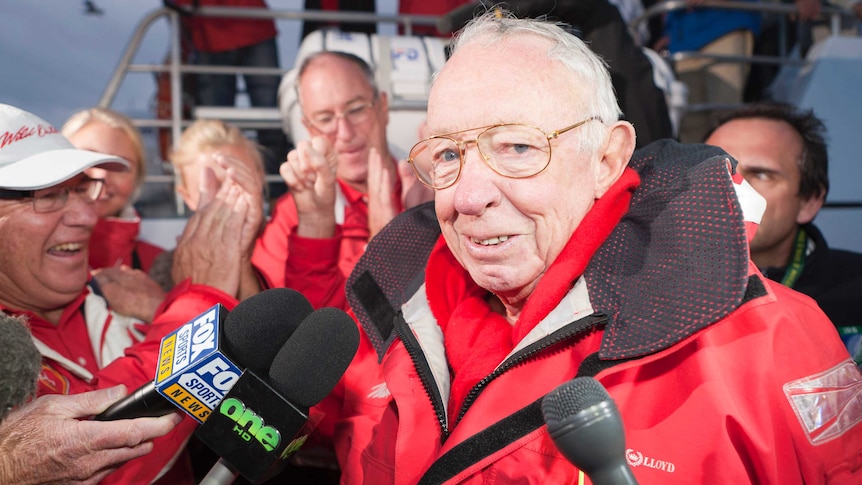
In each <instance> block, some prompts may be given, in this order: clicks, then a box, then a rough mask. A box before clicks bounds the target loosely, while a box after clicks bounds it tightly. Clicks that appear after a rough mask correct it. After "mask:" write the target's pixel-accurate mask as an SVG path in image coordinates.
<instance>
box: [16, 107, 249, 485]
mask: <svg viewBox="0 0 862 485" xmlns="http://www.w3.org/2000/svg"><path fill="white" fill-rule="evenodd" d="M0 139H2V140H3V143H0V247H2V248H3V251H0V311H2V312H3V313H6V314H8V315H12V316H16V317H23V318H26V319H27V320H28V322H29V325H30V332H31V334H32V338H33V341H34V343H35V344H36V347H37V348H38V349H39V352H40V354H41V355H42V369H41V374H40V377H39V384H38V395H40V396H42V395H47V394H66V395H72V394H80V393H84V392H87V391H92V390H97V389H107V388H113V387H115V386H118V385H125V386H126V387H127V389H128V388H130V389H137V388H138V387H140V386H141V385H143V384H144V383H147V382H152V379H153V374H154V371H155V369H156V368H157V364H158V361H159V357H160V356H159V344H160V342H161V339H162V337H164V336H165V335H167V334H168V333H170V332H172V331H174V330H175V329H176V328H177V327H178V326H179V325H183V324H185V323H186V322H188V321H189V320H191V319H192V318H193V317H196V316H198V315H199V314H201V313H202V312H203V311H204V310H206V309H208V308H211V307H212V306H213V305H216V304H219V303H220V304H223V305H225V307H227V308H228V309H231V308H233V307H234V306H235V305H236V303H237V300H236V298H235V297H233V296H232V295H235V294H237V289H238V287H239V277H240V267H239V264H238V258H233V259H232V258H228V257H219V258H218V259H213V258H212V255H211V254H208V253H206V252H204V251H202V250H198V248H197V247H195V246H194V245H179V246H178V247H177V249H176V256H175V259H177V260H181V261H183V262H184V266H183V267H184V268H185V269H186V278H185V279H184V281H182V282H181V283H180V284H178V285H177V287H176V288H174V290H173V291H171V292H170V293H168V295H167V296H166V298H165V301H164V302H163V303H162V305H161V307H160V308H159V311H158V312H157V314H156V315H155V317H154V318H153V320H152V321H151V322H150V323H149V324H147V325H142V324H140V321H139V320H136V319H133V318H130V317H128V316H126V315H122V314H120V313H117V312H116V311H114V310H113V309H112V308H111V307H110V306H109V305H108V303H107V301H106V300H105V298H103V297H102V296H100V295H99V294H97V293H96V292H94V291H93V290H92V287H91V286H90V285H89V284H88V282H89V280H90V271H89V267H88V263H87V261H88V252H89V240H90V238H91V236H92V232H93V228H94V227H95V225H96V223H97V222H98V220H99V218H98V215H97V211H96V205H95V203H96V201H97V200H99V198H100V196H101V194H102V188H103V185H102V184H103V182H102V181H101V180H99V179H94V178H91V177H90V176H89V175H87V174H86V171H87V170H88V169H90V168H93V167H99V168H104V169H108V170H125V169H127V168H128V162H126V161H125V160H123V159H121V158H119V157H116V156H113V155H106V154H101V153H96V152H91V151H86V150H80V149H76V148H74V146H73V145H72V144H71V143H70V142H69V141H68V140H67V139H66V138H65V137H63V136H62V135H61V134H60V133H59V132H58V131H57V130H56V129H55V128H54V127H53V126H51V125H50V124H48V123H47V122H45V121H44V120H42V119H41V118H39V117H37V116H35V115H33V114H32V113H28V112H26V111H23V110H21V109H19V108H16V107H13V106H9V105H0ZM211 199H212V200H210V201H207V203H206V205H203V206H202V208H201V209H200V210H199V212H198V213H196V214H195V216H198V214H200V216H198V217H194V216H193V217H192V218H191V219H190V222H189V226H191V228H190V229H189V228H187V231H186V232H187V233H189V234H192V235H194V234H197V233H203V232H206V233H208V235H209V237H211V238H216V239H218V240H219V243H220V245H221V248H222V251H224V252H225V253H226V254H236V253H238V252H239V251H238V247H239V243H240V241H241V240H242V238H243V237H244V236H245V237H250V236H248V234H253V233H255V231H256V230H257V229H258V228H257V227H255V228H254V229H252V228H250V227H248V226H247V221H248V218H247V217H246V215H247V212H248V211H249V203H250V200H249V198H247V197H245V196H244V195H243V193H242V192H241V190H240V188H239V187H238V184H237V182H236V181H235V180H234V179H233V178H228V181H227V182H226V183H225V184H223V186H222V188H221V189H220V190H219V191H218V193H216V194H214V195H213V196H211ZM201 238H202V237H201ZM117 394H118V393H117V392H113V393H111V394H110V395H111V396H113V397H119V396H118V395H117ZM91 398H92V397H91ZM105 400H106V398H105V396H104V395H103V396H102V397H101V398H98V401H99V404H100V405H101V407H102V409H104V407H106V403H105V402H104V401H105ZM37 402H38V399H37ZM58 403H59V401H58ZM92 407H93V406H92V405H91V406H90V407H89V408H90V409H91V408H92ZM22 411H23V410H22ZM83 412H89V411H86V410H83V409H82V408H79V409H77V410H75V409H71V410H69V409H67V410H65V411H63V412H62V413H61V414H59V415H58V418H59V420H60V422H57V423H56V424H57V425H62V424H64V423H66V422H67V419H66V418H68V417H69V416H80V415H81V413H83ZM168 424H171V425H172V429H171V430H170V432H169V433H167V434H166V435H165V436H162V437H161V438H156V439H155V440H154V441H153V444H152V447H150V446H149V445H144V446H143V447H142V448H140V449H137V448H134V449H132V450H126V452H124V453H118V456H117V459H119V458H120V457H125V458H131V457H132V456H139V455H141V454H142V453H145V452H146V451H147V450H151V451H150V452H149V453H148V454H146V455H144V456H140V457H139V458H136V459H134V460H131V461H129V462H128V463H126V464H124V465H122V466H120V467H119V468H118V469H117V470H116V471H114V472H113V473H111V474H110V475H109V476H107V477H105V479H104V483H132V482H136V483H150V482H154V481H156V480H157V479H159V480H163V481H164V482H163V483H190V482H191V479H192V474H191V469H190V467H189V465H188V462H187V461H186V460H185V459H184V458H183V450H184V446H185V443H186V441H187V440H188V438H189V436H190V435H191V433H192V431H193V430H194V428H195V425H196V422H195V421H194V420H192V419H191V418H186V419H184V420H183V421H182V422H181V423H180V424H176V423H175V422H170V421H168ZM126 425H127V426H128V427H129V428H128V429H135V428H137V427H139V426H140V424H136V423H132V422H129V423H126ZM107 429H108V428H98V429H95V428H94V429H93V431H99V430H107ZM113 429H115V430H116V429H117V428H113ZM81 431H82V432H83V431H85V430H84V428H81ZM64 433H67V432H64ZM96 434H97V437H98V436H101V433H96ZM162 434H163V433H162ZM154 435H155V434H154V429H153V428H150V429H149V430H148V431H147V432H146V433H145V434H142V435H139V438H136V437H135V436H134V435H132V436H119V437H117V438H119V439H118V440H117V442H114V444H110V443H84V445H85V446H86V445H89V446H90V447H92V448H94V449H103V448H104V447H106V446H107V447H111V448H112V447H117V446H119V447H128V446H133V445H136V444H138V443H140V442H141V441H140V440H147V439H148V437H151V436H154ZM85 437H86V435H82V436H81V438H85ZM76 449H80V448H78V447H77V446H76ZM129 451H131V453H129ZM70 458H74V456H72V457H70ZM105 458H106V457H104V456H102V457H98V456H96V457H93V460H99V461H101V460H104V459H105ZM41 459H42V458H41V457H38V456H34V457H32V463H33V464H34V465H38V464H39V463H40V461H39V460H41ZM60 459H65V457H63V458H60ZM82 465H83V464H82ZM91 465H92V464H91ZM60 466H69V467H70V468H74V467H75V465H73V464H67V463H62V462H61V463H60Z"/></svg>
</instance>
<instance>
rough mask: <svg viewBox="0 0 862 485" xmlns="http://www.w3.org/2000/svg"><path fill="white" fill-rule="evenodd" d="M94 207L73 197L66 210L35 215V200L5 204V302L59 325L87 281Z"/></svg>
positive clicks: (0, 221)
mask: <svg viewBox="0 0 862 485" xmlns="http://www.w3.org/2000/svg"><path fill="white" fill-rule="evenodd" d="M83 179H84V175H79V176H77V177H74V178H72V179H70V180H68V181H66V182H64V183H62V184H60V185H59V186H69V187H74V186H76V185H78V184H80V183H81V181H82V180H83ZM95 207H96V205H95V204H93V203H87V202H85V201H84V200H82V199H81V198H80V197H79V196H77V195H72V194H70V195H69V199H68V201H67V202H66V205H65V206H64V207H63V209H61V210H58V211H55V212H49V213H36V212H34V211H33V204H32V202H31V200H30V199H24V200H0V247H2V248H3V250H2V251H0V303H2V304H3V305H4V306H6V307H8V308H13V309H18V310H29V311H32V312H33V313H35V314H37V315H41V316H42V317H43V318H46V319H47V320H49V321H53V322H55V323H56V322H57V321H58V319H59V316H60V314H61V313H62V310H63V307H64V306H65V305H67V304H68V303H69V302H71V301H72V300H74V299H75V298H76V297H77V296H78V295H80V294H81V290H82V289H83V288H84V285H85V284H86V282H87V278H88V267H87V245H88V244H89V240H90V235H91V233H92V231H93V227H94V226H95V224H96V221H97V220H98V217H97V216H96V210H95Z"/></svg>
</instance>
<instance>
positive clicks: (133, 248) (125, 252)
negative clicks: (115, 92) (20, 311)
mask: <svg viewBox="0 0 862 485" xmlns="http://www.w3.org/2000/svg"><path fill="white" fill-rule="evenodd" d="M60 132H61V133H62V134H63V136H65V137H66V138H68V139H69V141H70V142H72V145H74V146H75V147H76V148H80V149H82V150H90V151H94V152H99V153H107V154H109V155H114V156H116V157H120V158H122V159H124V160H126V161H128V162H129V170H128V171H126V172H109V171H107V170H103V169H100V168H91V169H89V170H88V175H89V176H90V177H92V178H99V179H103V180H104V181H105V189H104V193H103V194H102V196H101V197H100V198H99V200H98V201H96V212H97V214H98V215H99V222H98V224H96V228H95V229H94V230H93V238H92V240H91V241H90V248H91V250H90V266H91V267H92V268H93V269H100V268H110V267H113V266H119V265H120V264H122V265H125V266H127V267H130V268H133V269H140V270H142V271H144V272H146V271H149V269H150V265H151V264H152V262H153V259H155V257H156V256H158V255H159V254H160V253H161V252H162V251H164V249H162V248H160V247H158V246H156V245H153V244H150V243H148V242H146V241H143V240H141V239H140V238H139V235H140V229H141V218H140V217H139V216H138V213H137V212H136V211H135V208H134V206H133V204H134V202H135V199H136V198H137V196H138V193H139V192H140V190H141V186H142V185H143V183H144V177H145V176H146V174H147V157H146V150H145V149H144V141H143V139H141V134H140V132H139V131H138V129H137V128H135V126H134V125H133V124H132V121H131V120H130V119H129V118H128V117H127V116H125V115H123V114H121V113H118V112H116V111H112V110H109V109H105V108H89V109H85V110H82V111H78V112H77V113H75V114H73V115H72V116H70V117H69V119H68V120H66V123H64V124H63V127H62V128H61V129H60Z"/></svg>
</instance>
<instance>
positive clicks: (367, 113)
mask: <svg viewBox="0 0 862 485" xmlns="http://www.w3.org/2000/svg"><path fill="white" fill-rule="evenodd" d="M375 101H376V99H373V100H371V101H365V102H356V103H354V104H350V105H348V106H347V107H346V108H344V111H343V112H341V113H336V112H334V111H327V112H323V113H317V114H315V115H313V116H311V117H308V118H306V121H307V122H308V124H309V125H311V126H312V127H314V128H315V129H316V130H317V131H319V132H321V133H323V134H324V135H332V134H333V133H335V132H336V131H338V120H341V119H344V120H346V121H347V122H348V123H350V124H351V125H352V126H356V125H359V124H362V123H365V122H366V121H368V119H369V118H370V117H371V113H372V112H373V111H374V110H373V109H372V108H374V103H375Z"/></svg>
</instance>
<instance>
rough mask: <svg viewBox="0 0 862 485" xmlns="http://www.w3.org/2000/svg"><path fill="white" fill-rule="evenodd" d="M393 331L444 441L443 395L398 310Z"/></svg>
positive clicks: (447, 433) (447, 430) (445, 426)
mask: <svg viewBox="0 0 862 485" xmlns="http://www.w3.org/2000/svg"><path fill="white" fill-rule="evenodd" d="M395 331H396V332H397V333H398V337H399V338H400V339H401V342H402V343H403V344H404V348H405V349H406V350H407V354H408V355H409V356H410V360H412V361H413V366H414V367H416V373H417V374H418V375H419V380H420V381H422V386H423V387H424V388H425V394H426V395H427V396H428V400H430V401H431V407H432V408H434V412H435V414H436V415H437V422H438V424H440V443H441V444H442V443H445V442H446V438H448V437H449V426H448V425H447V421H446V411H445V407H444V406H443V397H442V396H441V395H440V393H439V392H435V390H436V389H437V386H436V384H435V383H434V375H433V374H432V373H431V366H430V365H428V361H427V360H426V359H425V358H424V354H423V353H422V348H421V347H420V346H419V341H418V340H416V336H415V335H413V332H412V331H411V330H410V327H409V325H407V322H406V321H404V314H403V313H402V312H401V311H400V310H399V311H398V315H397V316H396V317H395Z"/></svg>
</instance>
